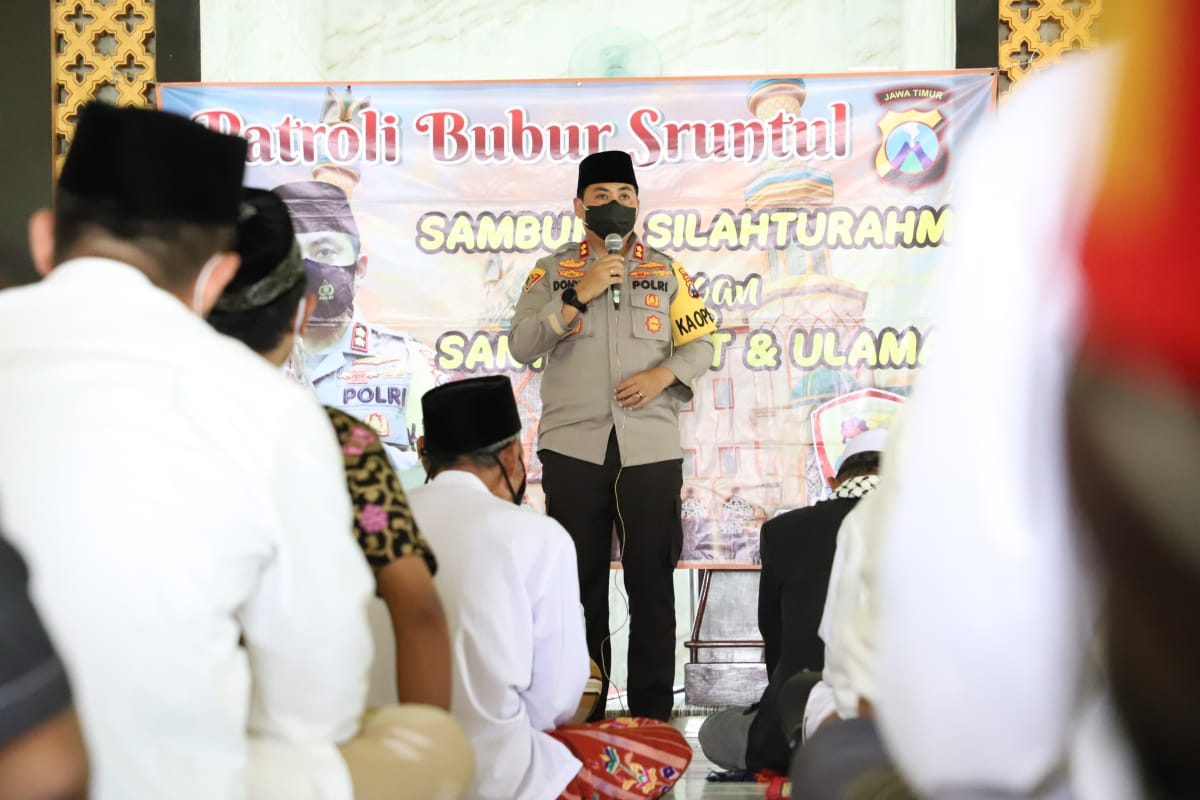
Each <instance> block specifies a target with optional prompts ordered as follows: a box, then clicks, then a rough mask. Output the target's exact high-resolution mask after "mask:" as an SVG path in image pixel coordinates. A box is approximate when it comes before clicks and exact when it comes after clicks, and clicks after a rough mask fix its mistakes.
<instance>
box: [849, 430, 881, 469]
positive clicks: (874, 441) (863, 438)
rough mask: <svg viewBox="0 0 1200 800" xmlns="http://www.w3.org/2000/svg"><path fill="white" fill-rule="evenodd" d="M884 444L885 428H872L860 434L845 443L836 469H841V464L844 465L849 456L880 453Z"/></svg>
mask: <svg viewBox="0 0 1200 800" xmlns="http://www.w3.org/2000/svg"><path fill="white" fill-rule="evenodd" d="M886 443H887V428H873V429H871V430H869V431H864V432H862V433H860V434H859V435H858V436H855V437H854V438H853V439H851V440H850V441H848V442H846V449H845V451H843V452H842V457H841V458H839V459H838V463H837V466H838V469H841V468H842V464H845V463H846V459H847V458H850V456H856V455H858V454H859V453H871V452H877V453H882V452H883V447H884V445H885V444H886Z"/></svg>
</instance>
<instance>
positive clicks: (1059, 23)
mask: <svg viewBox="0 0 1200 800" xmlns="http://www.w3.org/2000/svg"><path fill="white" fill-rule="evenodd" d="M1102 6H1103V0H1000V91H1001V92H1006V91H1008V89H1009V88H1010V87H1012V86H1013V85H1014V84H1016V83H1018V82H1020V81H1021V79H1022V78H1025V77H1026V76H1028V75H1029V74H1030V73H1031V72H1034V71H1036V70H1037V69H1039V68H1040V67H1042V66H1045V65H1046V64H1049V63H1051V62H1052V61H1055V60H1057V59H1058V58H1060V57H1061V56H1062V55H1063V54H1064V53H1069V52H1071V51H1073V50H1087V49H1089V48H1091V47H1094V46H1095V45H1096V44H1097V43H1098V40H1099V38H1100V37H1099V33H1100V31H1099V20H1100V11H1101V7H1102Z"/></svg>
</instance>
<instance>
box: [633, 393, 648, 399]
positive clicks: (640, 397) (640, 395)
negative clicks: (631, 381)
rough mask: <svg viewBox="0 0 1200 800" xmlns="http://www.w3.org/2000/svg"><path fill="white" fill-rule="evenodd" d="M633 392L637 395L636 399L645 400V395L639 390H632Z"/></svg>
mask: <svg viewBox="0 0 1200 800" xmlns="http://www.w3.org/2000/svg"><path fill="white" fill-rule="evenodd" d="M634 394H635V395H637V399H638V400H645V399H646V395H644V394H642V393H641V392H634Z"/></svg>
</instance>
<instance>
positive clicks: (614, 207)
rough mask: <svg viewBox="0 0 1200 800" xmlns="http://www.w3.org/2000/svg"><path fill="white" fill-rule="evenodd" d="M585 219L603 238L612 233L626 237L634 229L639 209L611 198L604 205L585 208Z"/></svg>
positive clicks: (592, 229)
mask: <svg viewBox="0 0 1200 800" xmlns="http://www.w3.org/2000/svg"><path fill="white" fill-rule="evenodd" d="M583 221H584V223H585V224H586V225H587V226H588V228H590V229H591V231H592V233H594V234H596V235H597V236H599V237H600V238H601V239H603V238H604V237H605V236H608V235H609V234H610V233H615V234H618V235H619V236H621V237H622V238H624V237H625V236H627V235H628V234H629V232H630V231H632V230H633V223H635V222H637V209H636V208H631V207H630V206H623V205H621V204H620V203H618V202H617V201H616V200H611V201H609V202H607V203H605V204H604V205H602V206H587V207H586V208H584V215H583Z"/></svg>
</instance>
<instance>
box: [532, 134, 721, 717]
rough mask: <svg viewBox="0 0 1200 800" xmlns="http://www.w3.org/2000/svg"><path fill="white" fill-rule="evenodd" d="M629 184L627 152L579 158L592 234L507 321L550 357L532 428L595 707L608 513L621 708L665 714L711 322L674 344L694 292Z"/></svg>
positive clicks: (535, 276)
mask: <svg viewBox="0 0 1200 800" xmlns="http://www.w3.org/2000/svg"><path fill="white" fill-rule="evenodd" d="M637 189H638V186H637V178H636V176H635V175H634V170H633V162H632V160H631V159H630V157H629V155H628V154H627V153H623V152H616V151H608V152H602V153H595V154H593V155H590V156H588V157H587V158H585V159H584V160H583V161H582V162H581V163H580V165H579V181H578V186H577V190H576V198H575V203H574V206H575V213H576V214H577V215H578V216H580V217H582V218H583V219H584V222H585V226H586V231H587V238H586V239H585V240H584V241H583V242H580V243H579V244H570V245H566V246H564V247H562V248H560V249H559V250H558V251H556V252H555V253H554V254H553V255H551V256H547V257H546V258H543V259H541V260H539V261H538V262H537V265H536V266H535V267H534V269H533V270H532V271H531V272H530V274H529V277H528V278H527V279H526V281H525V285H524V288H523V291H522V294H521V298H520V300H519V301H518V302H517V307H516V311H515V312H514V314H513V320H512V330H511V334H510V347H511V349H512V353H513V355H514V356H515V357H516V358H517V359H518V360H520V361H522V362H525V363H530V362H532V361H533V360H535V359H536V358H538V357H539V356H545V357H546V361H545V371H544V373H543V376H542V418H541V423H540V425H539V429H538V455H539V456H540V458H541V460H542V465H543V477H542V488H543V489H544V490H545V494H546V510H547V512H548V513H549V514H550V516H552V517H554V518H555V519H556V520H558V521H559V522H560V523H561V524H562V525H563V527H565V528H566V529H567V530H568V531H569V532H570V534H571V537H572V539H574V541H575V549H576V556H577V559H578V566H579V584H580V593H581V595H582V601H583V606H584V615H585V617H586V620H587V641H588V651H589V653H590V655H591V657H592V658H593V659H594V660H595V661H596V663H598V664H599V665H600V666H601V671H602V673H603V676H604V679H605V680H604V691H603V693H602V695H601V702H600V703H599V704H598V706H597V708H596V710H595V711H594V712H593V715H592V719H601V718H603V716H604V710H605V709H604V697H605V696H606V695H607V686H608V676H609V674H610V672H611V662H612V658H611V648H610V643H609V629H608V571H609V558H610V553H611V545H612V535H613V526H614V524H615V525H616V531H617V535H618V537H619V539H620V542H621V545H622V547H621V556H622V563H623V565H624V578H625V588H626V590H627V591H628V594H629V607H630V633H629V678H628V684H629V685H628V687H627V688H628V697H629V712H630V713H631V714H633V715H635V716H643V717H650V718H653V719H659V720H667V719H669V718H670V715H671V709H672V707H673V705H674V697H673V688H674V672H675V594H674V586H673V581H672V573H673V571H674V568H675V565H676V563H677V562H678V560H679V554H680V550H681V548H682V544H683V529H682V525H681V520H680V490H681V488H682V485H683V476H682V464H683V451H682V450H681V448H680V445H679V408H680V406H681V405H683V404H685V403H687V402H688V401H689V400H690V399H691V395H692V388H691V385H692V383H693V382H694V381H695V380H696V379H697V378H699V377H700V376H701V375H703V374H704V373H705V371H706V370H708V368H709V367H710V366H711V364H712V360H713V345H712V340H711V336H710V335H708V334H705V335H703V336H700V337H699V338H693V339H692V340H691V341H689V342H688V343H686V344H683V345H681V346H676V345H675V344H674V341H675V339H674V338H673V331H675V330H676V325H675V324H674V321H673V320H672V305H673V302H674V301H675V300H676V299H677V297H678V295H679V293H680V292H684V293H687V292H689V291H690V292H691V293H692V296H693V297H695V296H697V295H696V294H695V289H694V287H692V286H691V283H690V278H685V279H682V280H681V278H680V277H679V276H681V275H683V276H686V273H683V272H682V270H681V268H680V270H679V271H676V270H675V268H674V267H673V266H672V261H671V259H670V257H669V256H667V255H665V254H663V253H661V252H659V251H658V250H655V249H653V248H650V247H647V246H645V245H644V244H643V243H642V242H640V241H638V239H637V237H636V236H635V235H634V233H633V226H634V222H635V221H636V219H637V213H638V194H637ZM611 234H617V235H618V236H619V238H620V250H619V252H617V253H612V254H610V253H606V248H605V238H606V237H607V236H610V235H611ZM685 281H686V285H685ZM617 292H619V296H618V294H617ZM682 324H683V323H680V326H679V329H680V331H682V329H683V328H682Z"/></svg>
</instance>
